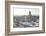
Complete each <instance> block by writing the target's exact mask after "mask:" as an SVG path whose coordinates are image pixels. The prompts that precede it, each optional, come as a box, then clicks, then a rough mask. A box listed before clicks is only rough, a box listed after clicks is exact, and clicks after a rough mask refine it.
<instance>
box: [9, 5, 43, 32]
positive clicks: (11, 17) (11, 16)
mask: <svg viewBox="0 0 46 36" xmlns="http://www.w3.org/2000/svg"><path fill="white" fill-rule="evenodd" d="M14 7H20V8H39V10H40V12H39V15H40V20H39V27H34V28H32V27H31V28H30V27H29V28H13V8H14ZM34 30H35V31H37V30H42V6H24V5H10V31H11V32H18V31H34Z"/></svg>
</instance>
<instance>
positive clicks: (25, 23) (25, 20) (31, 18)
mask: <svg viewBox="0 0 46 36" xmlns="http://www.w3.org/2000/svg"><path fill="white" fill-rule="evenodd" d="M26 27H39V16H36V15H32V14H31V11H29V14H28V15H22V16H13V28H26Z"/></svg>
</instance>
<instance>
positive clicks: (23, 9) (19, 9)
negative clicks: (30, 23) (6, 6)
mask: <svg viewBox="0 0 46 36" xmlns="http://www.w3.org/2000/svg"><path fill="white" fill-rule="evenodd" d="M33 7H34V6H33ZM33 7H32V6H23V5H15V7H14V10H13V12H14V13H13V15H14V16H22V15H29V11H31V14H32V15H36V16H37V15H39V8H35V7H36V6H35V7H34V8H33Z"/></svg>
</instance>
